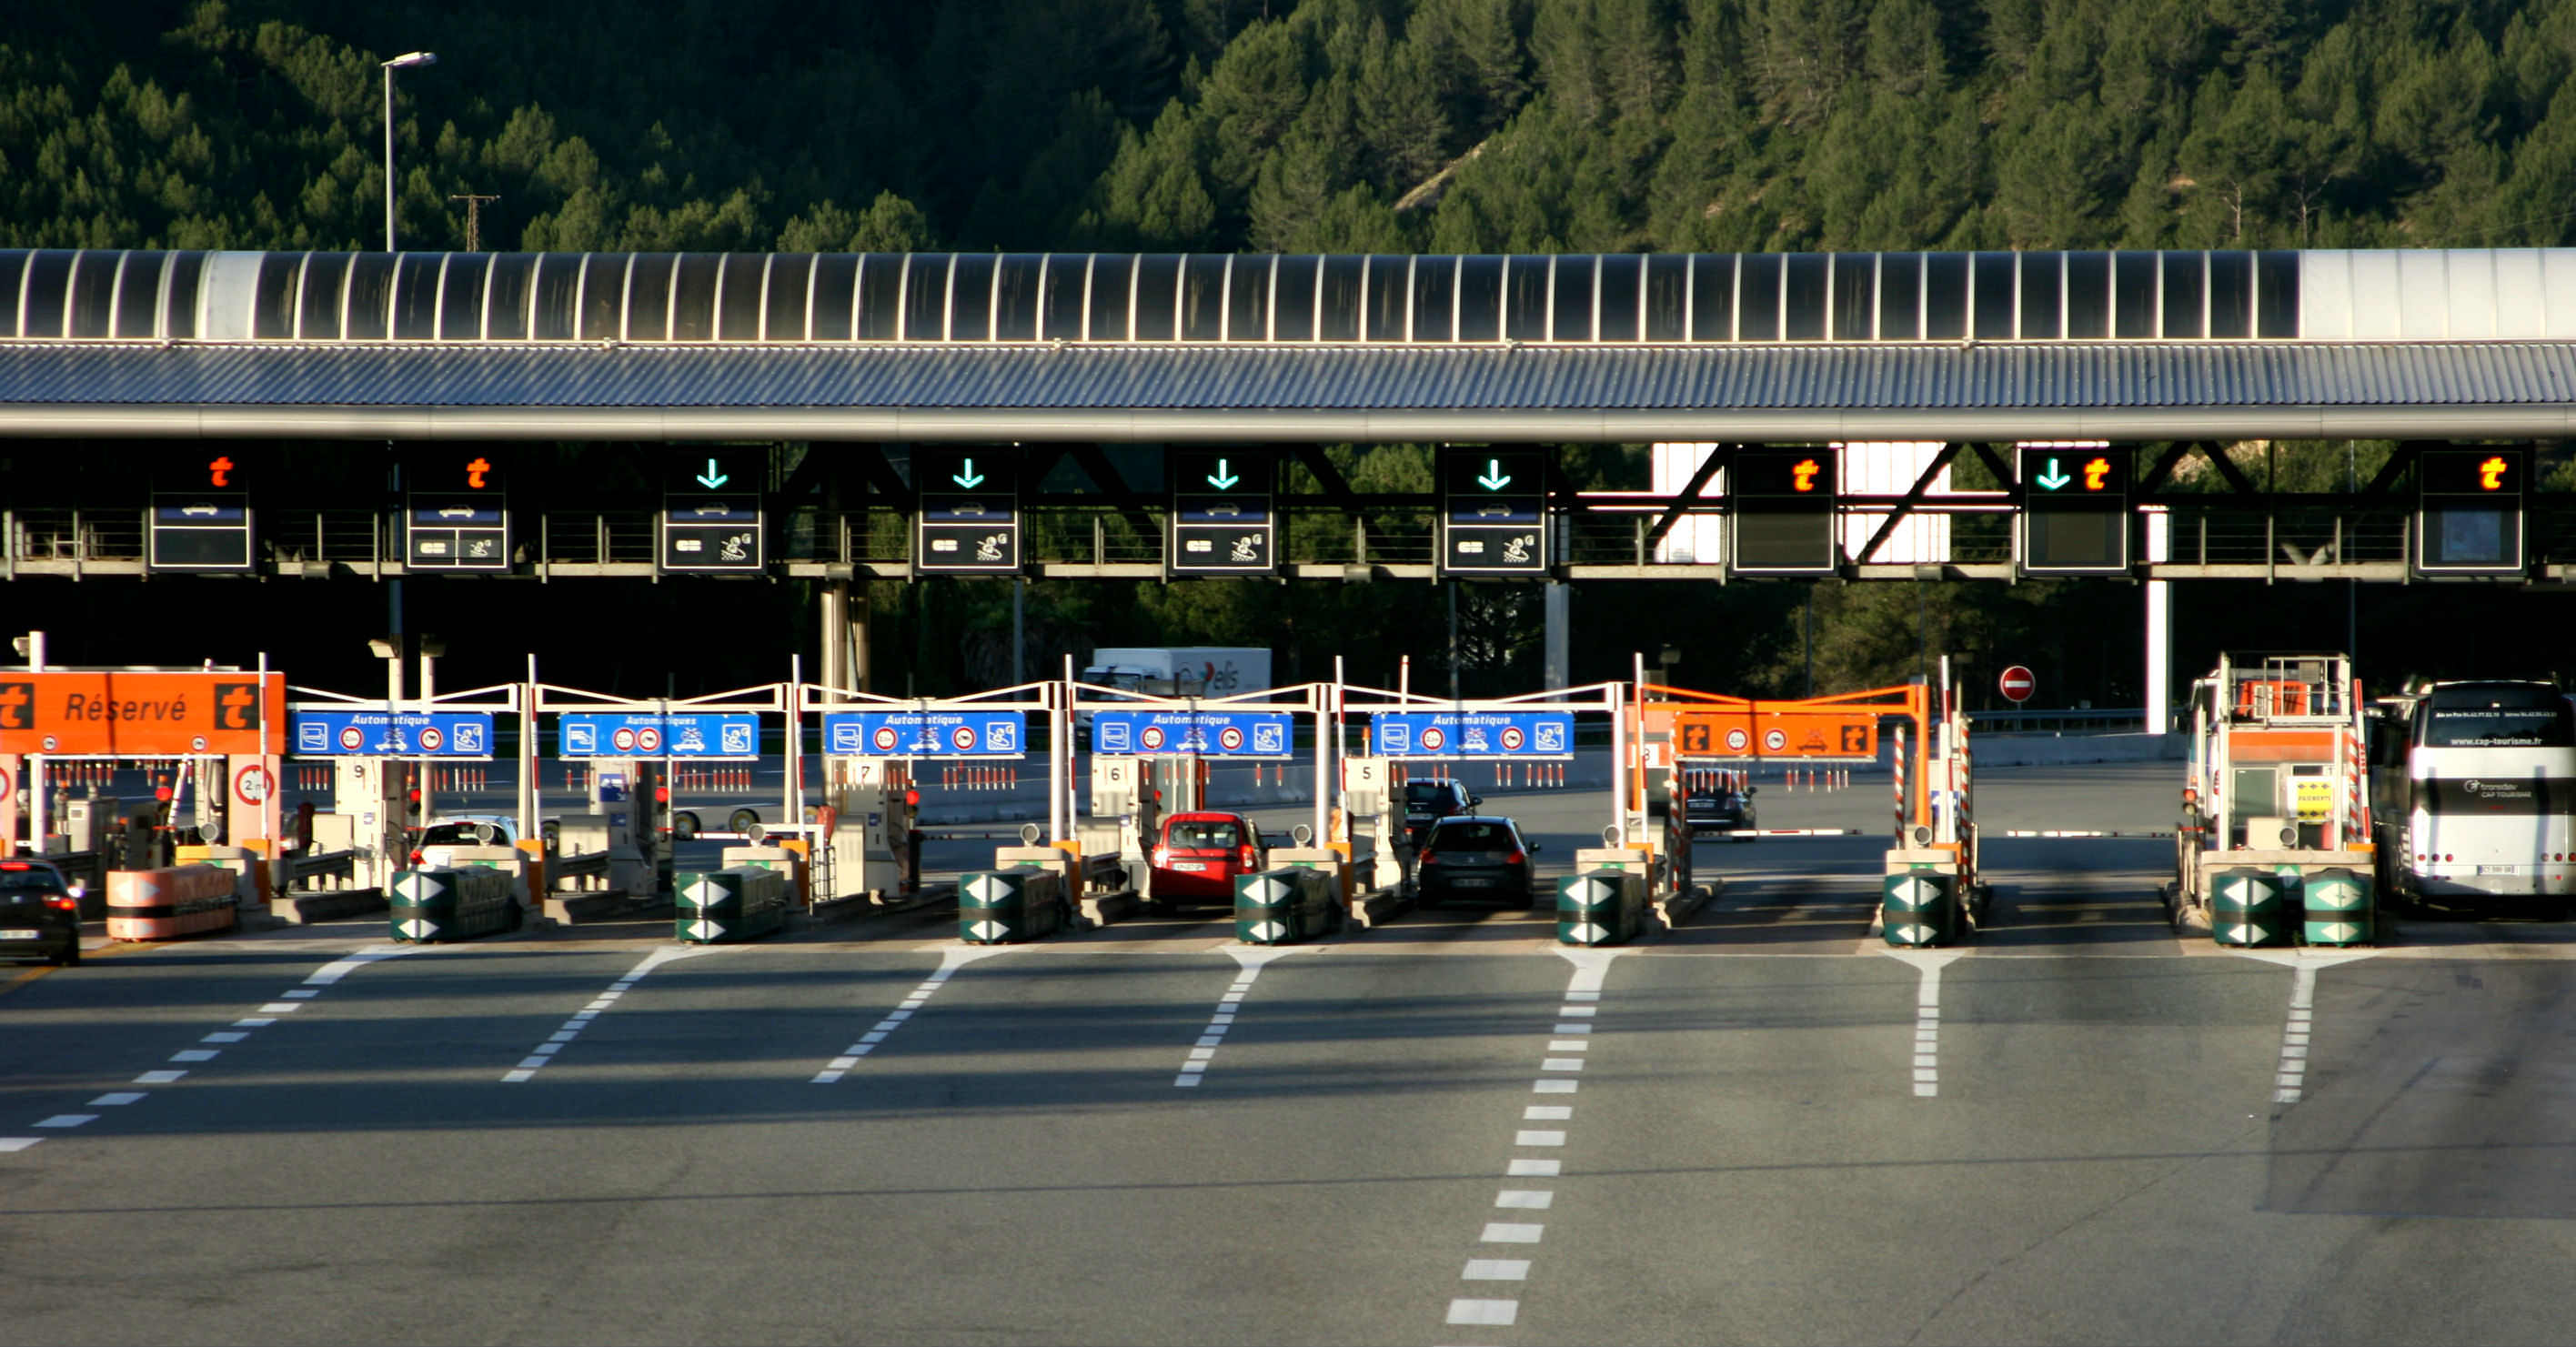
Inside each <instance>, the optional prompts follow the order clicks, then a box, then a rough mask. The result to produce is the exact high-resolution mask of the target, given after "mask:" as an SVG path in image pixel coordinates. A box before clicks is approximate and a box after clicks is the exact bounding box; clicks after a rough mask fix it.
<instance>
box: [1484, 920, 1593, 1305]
mask: <svg viewBox="0 0 2576 1347" xmlns="http://www.w3.org/2000/svg"><path fill="white" fill-rule="evenodd" d="M1557 953H1559V954H1562V955H1564V956H1565V958H1566V961H1567V962H1569V963H1571V964H1573V965H1574V976H1573V977H1572V978H1571V979H1569V980H1568V981H1567V983H1566V989H1565V1004H1564V1005H1562V1006H1561V1007H1559V1008H1558V1010H1557V1016H1558V1020H1557V1023H1556V1028H1555V1032H1556V1033H1557V1034H1559V1035H1588V1034H1590V1033H1591V1032H1592V1025H1591V1024H1590V1023H1589V1021H1590V1020H1591V1019H1593V1018H1595V1017H1596V1014H1597V1012H1598V1010H1599V1009H1600V1007H1599V1005H1598V1004H1597V1003H1598V1002H1599V1001H1600V1000H1601V986H1602V984H1603V982H1605V981H1606V980H1607V979H1608V978H1609V975H1610V961H1611V960H1612V959H1614V958H1616V957H1618V955H1619V953H1620V951H1618V950H1604V949H1579V950H1569V949H1560V950H1558V951H1557ZM1591 1046H1592V1042H1591V1040H1590V1039H1589V1038H1581V1037H1577V1038H1567V1037H1558V1038H1551V1039H1549V1040H1548V1044H1547V1051H1548V1052H1550V1053H1571V1052H1584V1051H1587V1050H1589V1049H1590V1048H1591ZM1583 1063H1584V1059H1583V1058H1581V1057H1557V1056H1548V1057H1543V1058H1541V1059H1540V1063H1539V1070H1541V1071H1543V1072H1550V1073H1556V1074H1550V1075H1543V1076H1541V1077H1540V1078H1539V1079H1538V1080H1537V1081H1535V1082H1534V1083H1533V1084H1532V1085H1531V1089H1532V1090H1534V1091H1535V1092H1537V1093H1539V1094H1573V1093H1574V1092H1575V1086H1576V1084H1577V1082H1575V1081H1571V1080H1567V1079H1565V1075H1567V1074H1571V1073H1574V1072H1579V1071H1581V1070H1582V1069H1583ZM1573 1118H1574V1106H1573V1105H1571V1104H1524V1105H1522V1106H1521V1121H1523V1122H1555V1123H1562V1122H1571V1121H1572V1120H1573ZM1565 1138H1566V1133H1565V1129H1563V1128H1561V1127H1523V1128H1519V1129H1516V1130H1515V1131H1514V1132H1513V1133H1512V1145H1513V1146H1515V1147H1518V1148H1522V1149H1527V1150H1554V1149H1557V1148H1560V1147H1562V1146H1564V1145H1565ZM1564 1163H1565V1162H1564V1161H1561V1160H1553V1159H1548V1160H1542V1159H1537V1158H1534V1157H1530V1156H1514V1157H1512V1158H1511V1160H1509V1161H1508V1162H1506V1163H1505V1165H1504V1167H1503V1173H1504V1174H1505V1175H1506V1176H1508V1177H1511V1178H1515V1179H1552V1178H1556V1177H1559V1176H1560V1175H1561V1174H1562V1173H1563V1172H1564ZM1494 1206H1495V1207H1497V1208H1499V1209H1501V1210H1504V1211H1524V1212H1541V1211H1548V1210H1551V1209H1553V1208H1554V1207H1555V1206H1556V1190H1555V1189H1553V1188H1505V1189H1503V1190H1501V1191H1500V1192H1497V1193H1496V1194H1494ZM1546 1234H1547V1227H1546V1226H1545V1225H1544V1224H1542V1223H1540V1222H1537V1221H1487V1222H1486V1223H1485V1228H1484V1231H1483V1233H1482V1234H1481V1235H1479V1236H1478V1242H1479V1243H1483V1244H1536V1243H1538V1242H1540V1240H1542V1239H1543V1238H1545V1236H1546ZM1529 1270H1530V1260H1528V1259H1526V1258H1470V1259H1468V1260H1467V1267H1466V1270H1465V1271H1463V1272H1461V1273H1459V1274H1458V1279H1459V1280H1460V1281H1470V1282H1522V1281H1527V1280H1529ZM1520 1312H1521V1303H1520V1302H1519V1301H1518V1300H1498V1299H1487V1298H1482V1297H1468V1296H1461V1297H1457V1298H1454V1299H1452V1300H1451V1301H1450V1302H1449V1318H1448V1322H1449V1323H1452V1324H1472V1325H1477V1326H1480V1327H1510V1326H1511V1325H1513V1324H1516V1323H1518V1322H1519V1321H1520Z"/></svg>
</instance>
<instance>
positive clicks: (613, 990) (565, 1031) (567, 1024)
mask: <svg viewBox="0 0 2576 1347" xmlns="http://www.w3.org/2000/svg"><path fill="white" fill-rule="evenodd" d="M739 948H741V947H740V946H738V945H673V946H667V947H665V948H662V949H657V950H655V951H653V952H652V953H650V954H647V955H645V956H644V962H642V963H639V964H637V965H635V966H634V967H633V968H630V969H627V970H626V975H625V976H624V977H621V978H619V979H617V980H616V981H615V982H612V983H609V984H608V990H606V991H604V992H601V993H600V994H599V995H598V996H596V997H593V998H591V1002H590V1004H589V1005H587V1006H585V1007H583V1008H582V1009H581V1010H579V1011H576V1012H574V1014H573V1017H572V1018H571V1019H568V1020H566V1021H564V1023H563V1028H561V1029H558V1030H556V1031H555V1032H554V1034H553V1036H552V1037H550V1038H548V1039H547V1040H546V1041H545V1042H543V1043H540V1044H538V1045H537V1046H536V1047H535V1048H533V1049H531V1050H530V1051H529V1053H528V1055H527V1056H525V1057H522V1058H520V1059H519V1064H518V1065H517V1066H515V1067H512V1068H510V1069H509V1070H507V1071H504V1072H502V1073H501V1083H502V1084H504V1085H517V1084H520V1083H522V1082H524V1081H528V1080H533V1079H535V1078H536V1074H537V1069H538V1068H540V1067H542V1066H544V1065H545V1064H546V1063H548V1062H551V1061H553V1060H555V1054H556V1053H559V1052H562V1051H563V1050H564V1046H565V1045H566V1044H568V1043H570V1042H572V1040H573V1039H574V1038H575V1037H577V1036H578V1035H579V1034H580V1033H581V1031H582V1030H584V1029H587V1028H589V1027H590V1022H591V1021H592V1020H593V1019H594V1018H596V1017H597V1016H598V1014H599V1012H600V1011H603V1010H606V1009H607V1008H609V1007H610V1006H613V1005H616V1004H617V998H619V997H621V996H624V995H625V994H626V992H627V990H628V989H629V988H631V987H633V986H634V985H635V984H636V982H637V981H638V980H639V979H641V978H642V977H643V976H644V975H645V974H647V973H650V972H652V971H653V970H654V969H656V968H659V967H661V966H662V965H664V964H666V963H671V962H673V961H675V960H679V959H694V958H696V957H698V956H699V955H701V954H719V953H722V952H724V951H725V950H728V949H739Z"/></svg>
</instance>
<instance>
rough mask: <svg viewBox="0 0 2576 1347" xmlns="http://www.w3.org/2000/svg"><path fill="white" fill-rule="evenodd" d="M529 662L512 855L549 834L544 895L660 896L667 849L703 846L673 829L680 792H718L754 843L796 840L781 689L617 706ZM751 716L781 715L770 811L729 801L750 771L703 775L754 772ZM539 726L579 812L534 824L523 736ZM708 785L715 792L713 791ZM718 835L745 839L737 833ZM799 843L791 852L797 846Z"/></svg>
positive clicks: (528, 749)
mask: <svg viewBox="0 0 2576 1347" xmlns="http://www.w3.org/2000/svg"><path fill="white" fill-rule="evenodd" d="M535 675H536V671H535V668H534V665H533V662H532V663H531V667H530V669H529V680H528V683H527V685H526V696H525V701H524V703H523V704H524V705H525V706H526V707H527V710H528V715H527V716H526V717H524V718H523V720H522V727H523V732H522V734H521V735H520V739H521V741H522V742H521V749H520V763H521V780H522V781H523V782H527V783H531V784H528V785H523V786H522V788H521V791H520V809H521V815H520V818H521V829H520V833H521V836H520V845H521V846H522V847H523V848H526V847H531V846H533V845H534V844H533V843H532V842H531V840H530V839H529V836H528V835H529V833H531V832H532V831H533V832H538V833H540V834H541V835H550V837H551V844H550V849H549V852H548V856H547V860H546V862H545V876H546V887H547V888H548V889H549V890H552V891H554V892H557V893H562V892H565V891H567V890H580V891H590V892H609V893H621V894H627V895H631V896H636V897H650V896H655V895H658V894H661V893H663V892H666V891H668V890H669V889H670V888H671V885H672V880H673V866H674V864H675V861H676V848H677V847H678V845H679V844H680V843H681V842H683V841H686V840H689V839H690V838H692V837H697V836H704V835H706V834H704V833H702V832H700V831H699V830H698V829H697V828H696V827H694V826H691V827H687V828H683V827H680V826H677V824H676V823H675V820H678V819H679V818H680V817H681V816H682V815H683V813H686V814H687V815H688V817H689V818H690V819H692V820H694V819H695V817H696V815H695V813H694V812H693V811H688V810H685V809H684V808H683V801H682V800H681V799H680V795H681V793H682V792H683V791H685V790H689V789H727V790H731V791H733V792H734V793H735V798H734V799H733V800H731V801H729V802H727V803H726V805H725V806H724V807H725V808H726V809H727V811H728V815H729V819H741V820H743V821H744V822H746V823H748V824H752V825H756V826H757V827H758V829H759V830H760V831H761V832H762V833H763V834H764V835H768V834H779V835H789V834H794V833H798V832H803V831H805V829H806V825H805V824H804V821H803V817H802V816H803V813H804V809H803V798H804V797H803V775H802V772H803V764H804V756H803V755H804V742H803V735H802V733H801V732H800V723H799V722H798V721H797V719H796V718H795V710H794V689H795V688H796V687H797V686H798V684H796V683H795V682H793V681H790V682H783V683H763V684H758V685H755V686H752V687H747V688H734V689H730V690H727V691H724V692H713V693H706V694H702V695H697V696H690V697H659V698H651V699H644V698H634V697H617V696H611V695H609V694H606V693H600V692H593V691H589V690H587V689H582V688H574V687H564V686H561V685H558V684H552V683H542V682H538V681H537V679H536V676H535ZM763 716H784V717H785V718H786V725H785V726H784V746H785V749H786V759H787V771H786V775H785V779H784V782H783V784H782V788H781V791H780V798H779V801H778V803H776V804H775V805H771V804H768V803H766V802H762V803H759V804H756V805H746V804H743V803H741V802H740V795H741V794H742V793H745V792H744V791H743V790H742V787H743V785H744V783H746V782H748V780H749V779H750V776H751V773H750V772H749V771H747V770H744V769H742V768H727V769H725V770H723V771H717V770H714V769H713V768H711V767H710V766H709V764H714V763H740V764H748V763H757V762H758V761H759V760H760V746H761V734H762V717H763ZM549 717H550V718H551V721H552V728H553V731H554V744H555V756H556V757H557V758H558V759H560V760H562V761H563V762H564V763H565V764H566V766H567V769H568V770H569V771H570V772H571V773H572V779H573V780H574V781H575V782H577V783H579V788H580V789H581V790H582V792H583V800H582V809H581V811H580V812H578V813H568V814H564V815H562V816H560V817H557V818H553V819H548V820H545V821H543V822H542V823H541V824H540V823H539V822H538V821H537V819H536V818H535V814H536V812H537V811H536V793H535V791H534V789H533V784H532V783H533V780H534V758H535V749H534V743H535V739H536V735H535V733H534V732H533V730H532V729H531V728H530V727H531V726H532V725H533V724H534V723H542V722H543V721H545V720H546V719H547V718H549ZM716 783H726V784H725V785H723V786H718V785H717V784H716ZM717 835H718V836H725V835H735V836H741V835H747V833H746V830H744V829H740V828H734V829H729V830H728V832H727V833H725V834H717ZM800 845H801V844H800Z"/></svg>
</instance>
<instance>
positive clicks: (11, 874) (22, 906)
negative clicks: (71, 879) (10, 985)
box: [0, 861, 81, 966]
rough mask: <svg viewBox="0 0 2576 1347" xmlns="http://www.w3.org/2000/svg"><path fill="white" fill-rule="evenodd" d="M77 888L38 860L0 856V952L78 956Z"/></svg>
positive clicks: (56, 958) (62, 961)
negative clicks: (11, 859) (5, 859)
mask: <svg viewBox="0 0 2576 1347" xmlns="http://www.w3.org/2000/svg"><path fill="white" fill-rule="evenodd" d="M80 956H81V948H80V890H79V889H77V888H75V887H73V886H72V885H70V884H66V883H64V882H63V872H62V871H60V870H57V869H55V868H54V867H52V866H51V865H48V864H46V863H45V862H43V861H0V958H16V959H26V958H38V959H43V960H44V961H45V962H47V963H50V964H59V965H65V966H68V965H71V964H76V963H79V962H80Z"/></svg>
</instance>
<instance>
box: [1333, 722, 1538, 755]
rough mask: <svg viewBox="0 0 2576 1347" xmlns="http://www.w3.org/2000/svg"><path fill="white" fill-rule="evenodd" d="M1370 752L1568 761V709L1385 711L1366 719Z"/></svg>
mask: <svg viewBox="0 0 2576 1347" xmlns="http://www.w3.org/2000/svg"><path fill="white" fill-rule="evenodd" d="M1369 733H1370V748H1371V749H1372V750H1373V751H1375V752H1376V753H1377V754H1378V755H1379V756H1381V757H1388V758H1566V757H1572V756H1573V755H1574V713H1573V712H1571V711H1387V712H1380V713H1379V714H1377V715H1373V716H1371V717H1369Z"/></svg>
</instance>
